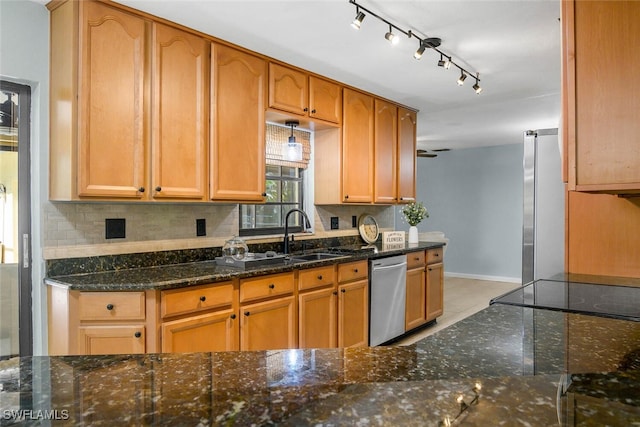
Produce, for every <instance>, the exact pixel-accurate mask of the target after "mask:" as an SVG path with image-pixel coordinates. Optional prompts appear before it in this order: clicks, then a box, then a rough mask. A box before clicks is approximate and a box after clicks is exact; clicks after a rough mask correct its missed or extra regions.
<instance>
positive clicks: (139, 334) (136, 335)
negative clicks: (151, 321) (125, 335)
mask: <svg viewBox="0 0 640 427" xmlns="http://www.w3.org/2000/svg"><path fill="white" fill-rule="evenodd" d="M133 336H134V337H136V338H140V337H141V336H142V333H141V332H140V331H138V332H136V333H135V334H133Z"/></svg>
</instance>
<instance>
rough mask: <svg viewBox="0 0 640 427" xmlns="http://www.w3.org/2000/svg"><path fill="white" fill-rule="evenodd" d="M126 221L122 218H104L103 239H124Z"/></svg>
mask: <svg viewBox="0 0 640 427" xmlns="http://www.w3.org/2000/svg"><path fill="white" fill-rule="evenodd" d="M126 227H127V222H126V220H125V219H124V218H107V219H105V220H104V238H105V239H124V238H125V237H126V235H127V233H126Z"/></svg>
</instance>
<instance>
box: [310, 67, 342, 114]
mask: <svg viewBox="0 0 640 427" xmlns="http://www.w3.org/2000/svg"><path fill="white" fill-rule="evenodd" d="M309 106H310V110H309V116H310V117H313V118H314V119H320V120H324V121H326V122H331V123H336V124H339V123H340V122H341V121H342V87H341V86H340V85H338V84H336V83H332V82H330V81H328V80H325V79H321V78H318V77H314V76H309Z"/></svg>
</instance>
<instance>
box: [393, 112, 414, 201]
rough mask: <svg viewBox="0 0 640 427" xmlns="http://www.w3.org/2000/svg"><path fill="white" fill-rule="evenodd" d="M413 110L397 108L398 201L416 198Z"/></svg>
mask: <svg viewBox="0 0 640 427" xmlns="http://www.w3.org/2000/svg"><path fill="white" fill-rule="evenodd" d="M417 122H418V120H417V115H416V112H415V111H411V110H408V109H406V108H402V107H399V108H398V172H397V174H398V181H397V182H398V191H397V197H398V201H400V202H402V203H408V202H412V201H415V200H416V125H417Z"/></svg>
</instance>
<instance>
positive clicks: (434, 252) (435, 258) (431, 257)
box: [427, 248, 442, 264]
mask: <svg viewBox="0 0 640 427" xmlns="http://www.w3.org/2000/svg"><path fill="white" fill-rule="evenodd" d="M438 262H442V248H436V249H429V250H428V251H427V264H435V263H438Z"/></svg>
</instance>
